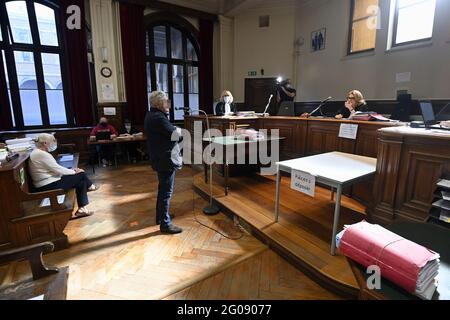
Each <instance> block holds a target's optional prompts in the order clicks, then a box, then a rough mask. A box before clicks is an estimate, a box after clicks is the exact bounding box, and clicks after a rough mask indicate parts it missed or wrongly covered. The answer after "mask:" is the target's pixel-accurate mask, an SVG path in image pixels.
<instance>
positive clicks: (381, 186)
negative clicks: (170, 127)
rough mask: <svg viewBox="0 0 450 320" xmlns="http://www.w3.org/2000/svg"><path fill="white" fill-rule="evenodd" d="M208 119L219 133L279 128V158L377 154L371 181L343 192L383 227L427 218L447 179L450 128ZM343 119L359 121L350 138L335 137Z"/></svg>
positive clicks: (190, 120) (190, 122) (189, 119)
mask: <svg viewBox="0 0 450 320" xmlns="http://www.w3.org/2000/svg"><path fill="white" fill-rule="evenodd" d="M195 122H197V127H199V125H200V123H201V124H202V125H201V126H200V127H201V128H202V130H205V128H206V118H205V117H204V116H186V117H185V128H186V129H187V130H189V131H190V132H191V134H194V128H195ZM209 122H210V128H212V129H218V130H220V131H221V132H222V133H223V135H225V134H226V130H227V129H230V128H231V129H234V128H236V127H238V128H239V127H250V128H253V129H267V130H271V129H279V134H280V137H284V138H285V139H284V141H283V143H282V145H281V150H280V160H287V159H292V158H299V157H303V156H310V155H315V154H320V153H326V152H332V151H340V152H345V153H351V154H356V155H362V156H368V157H374V158H377V160H378V161H377V172H376V176H375V179H374V181H371V182H366V183H360V184H356V185H355V186H353V187H352V188H351V189H348V190H346V191H345V193H346V194H347V195H349V196H352V197H353V198H355V199H357V200H359V201H361V202H362V203H363V204H365V205H366V206H367V214H368V220H370V221H371V222H375V223H380V224H383V225H387V224H389V223H391V222H392V221H394V220H408V221H426V220H427V219H428V218H429V211H430V208H431V203H432V200H433V193H434V192H435V189H436V183H437V181H438V180H439V179H440V178H442V177H447V178H448V177H450V132H445V131H442V132H435V131H427V130H425V129H412V128H409V127H408V126H406V124H404V123H389V122H367V121H349V120H336V119H325V118H309V119H306V118H299V117H265V118H257V117H252V118H237V117H228V118H223V117H214V116H212V117H210V118H209ZM343 123H348V124H357V125H358V134H357V138H356V139H355V140H352V139H345V138H340V137H339V130H340V127H341V124H343ZM192 141H194V140H192ZM334 170H338V169H334ZM274 195H275V190H274Z"/></svg>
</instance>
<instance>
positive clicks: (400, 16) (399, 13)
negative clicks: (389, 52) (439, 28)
mask: <svg viewBox="0 0 450 320" xmlns="http://www.w3.org/2000/svg"><path fill="white" fill-rule="evenodd" d="M393 1H395V16H394V29H393V37H392V39H393V43H392V46H393V47H395V46H399V45H404V44H408V43H413V42H417V41H423V40H428V39H431V38H432V37H433V25H434V15H435V10H436V0H393Z"/></svg>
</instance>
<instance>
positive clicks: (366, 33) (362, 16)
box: [348, 0, 379, 54]
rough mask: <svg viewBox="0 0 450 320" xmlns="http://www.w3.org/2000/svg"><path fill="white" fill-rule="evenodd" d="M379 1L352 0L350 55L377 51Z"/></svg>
mask: <svg viewBox="0 0 450 320" xmlns="http://www.w3.org/2000/svg"><path fill="white" fill-rule="evenodd" d="M378 12H379V7H378V0H352V1H351V12H350V17H351V19H350V31H349V44H348V54H353V53H359V52H365V51H371V50H374V49H375V43H376V36H377V26H378Z"/></svg>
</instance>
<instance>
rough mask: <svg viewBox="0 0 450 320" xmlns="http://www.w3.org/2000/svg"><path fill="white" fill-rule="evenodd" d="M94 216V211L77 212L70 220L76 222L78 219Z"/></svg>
mask: <svg viewBox="0 0 450 320" xmlns="http://www.w3.org/2000/svg"><path fill="white" fill-rule="evenodd" d="M93 214H94V211H87V212H84V211H77V212H76V213H75V215H74V216H73V217H72V218H70V220H76V219H80V218H85V217H90V216H92V215H93Z"/></svg>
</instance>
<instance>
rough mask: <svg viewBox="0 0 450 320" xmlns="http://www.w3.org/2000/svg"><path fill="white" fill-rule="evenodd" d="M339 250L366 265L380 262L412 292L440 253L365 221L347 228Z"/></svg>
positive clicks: (383, 269)
mask: <svg viewBox="0 0 450 320" xmlns="http://www.w3.org/2000/svg"><path fill="white" fill-rule="evenodd" d="M339 250H340V251H341V252H342V253H343V254H344V255H345V256H347V257H349V258H350V259H352V260H354V261H356V262H358V263H360V264H361V265H363V266H365V267H368V266H372V265H377V266H379V267H380V270H381V276H382V277H384V278H386V279H388V280H390V281H392V282H393V283H395V284H397V285H399V286H400V287H402V288H404V289H405V290H407V291H408V292H410V293H415V292H416V285H417V281H418V279H419V273H420V271H421V269H422V268H423V267H425V265H426V264H427V263H428V262H429V261H432V260H434V259H438V258H439V255H438V254H437V253H435V252H433V251H431V250H429V249H427V248H425V247H423V246H421V245H418V244H417V243H414V242H412V241H409V240H407V239H404V238H402V237H400V236H399V235H397V234H395V233H393V232H391V231H389V230H387V229H385V228H383V227H381V226H379V225H373V224H370V223H367V222H365V221H363V222H360V223H357V224H355V225H352V226H349V227H348V228H347V229H346V230H345V233H344V235H343V237H342V239H341V241H340V244H339Z"/></svg>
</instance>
